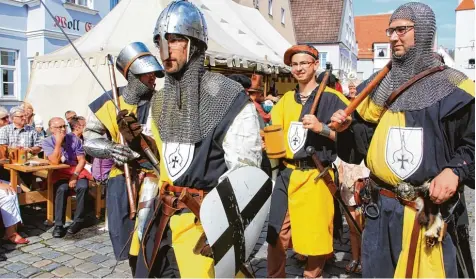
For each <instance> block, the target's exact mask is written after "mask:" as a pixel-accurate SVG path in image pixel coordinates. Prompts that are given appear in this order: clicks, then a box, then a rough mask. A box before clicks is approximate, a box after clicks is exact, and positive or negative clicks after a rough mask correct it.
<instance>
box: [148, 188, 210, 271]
mask: <svg viewBox="0 0 476 279" xmlns="http://www.w3.org/2000/svg"><path fill="white" fill-rule="evenodd" d="M191 193H193V194H195V196H192V195H191ZM176 195H180V196H178V197H177V196H176ZM205 195H206V193H205V192H204V191H203V190H197V189H193V188H189V187H180V186H173V185H170V184H164V185H162V187H161V189H160V195H159V197H158V198H157V199H159V202H158V206H157V207H156V210H155V212H154V216H157V214H158V209H159V208H161V209H162V212H161V215H160V219H159V224H158V226H157V230H156V232H155V242H154V248H153V252H152V258H151V261H150V262H147V258H146V257H145V254H146V253H145V252H144V253H143V254H144V262H145V264H146V267H147V268H148V270H149V273H150V272H151V270H152V267H153V265H154V262H155V260H156V257H157V254H158V253H159V249H160V243H161V242H162V236H163V235H164V232H165V228H166V227H167V224H168V223H169V220H170V218H171V217H172V216H173V215H174V214H175V212H176V211H177V210H181V209H185V208H190V210H191V211H192V212H193V213H194V214H195V215H196V216H197V215H198V214H199V205H200V204H201V201H202V200H203V197H204V196H205ZM153 201H154V200H148V201H145V202H142V203H141V204H140V206H141V205H142V206H143V207H150V205H151V204H152V202H153ZM197 206H198V209H197ZM143 207H142V208H143ZM197 217H198V216H197ZM153 223H154V222H153V221H151V222H150V223H149V225H148V227H147V229H146V232H145V233H144V235H146V234H147V233H148V232H149V231H150V227H151V225H152V224H153ZM144 243H145V241H142V250H143V251H145V245H144Z"/></svg>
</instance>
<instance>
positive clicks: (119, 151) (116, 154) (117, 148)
mask: <svg viewBox="0 0 476 279" xmlns="http://www.w3.org/2000/svg"><path fill="white" fill-rule="evenodd" d="M109 152H110V154H111V157H112V158H113V159H114V162H115V163H116V164H118V165H120V166H122V165H124V163H127V162H129V161H132V160H135V159H137V158H139V157H140V155H139V153H137V152H135V151H133V150H132V149H130V148H129V147H127V146H125V145H122V144H118V143H117V144H114V145H113V146H112V148H111V149H109Z"/></svg>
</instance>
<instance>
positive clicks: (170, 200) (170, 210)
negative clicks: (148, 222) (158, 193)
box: [149, 195, 177, 272]
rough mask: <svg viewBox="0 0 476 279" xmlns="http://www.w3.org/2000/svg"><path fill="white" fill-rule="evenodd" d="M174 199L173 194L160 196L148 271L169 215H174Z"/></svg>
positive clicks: (157, 249)
mask: <svg viewBox="0 0 476 279" xmlns="http://www.w3.org/2000/svg"><path fill="white" fill-rule="evenodd" d="M176 201H177V198H176V197H173V196H169V195H165V196H163V197H162V215H160V220H159V226H158V227H157V231H156V232H155V242H154V250H153V252H152V259H151V261H150V263H149V272H150V271H151V269H152V267H153V265H154V263H155V259H156V257H157V254H158V253H159V249H160V242H161V241H162V236H163V235H164V231H165V227H167V224H168V223H169V220H170V217H172V215H174V213H175V212H176V211H177V208H175V207H174V203H175V202H176Z"/></svg>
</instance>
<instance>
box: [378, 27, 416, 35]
mask: <svg viewBox="0 0 476 279" xmlns="http://www.w3.org/2000/svg"><path fill="white" fill-rule="evenodd" d="M414 27H415V25H403V26H396V27H391V28H388V29H387V30H385V32H386V34H387V36H388V37H391V36H392V34H393V32H396V33H397V35H398V36H399V37H401V36H403V35H405V34H406V33H407V32H408V31H410V30H412V29H413V28H414Z"/></svg>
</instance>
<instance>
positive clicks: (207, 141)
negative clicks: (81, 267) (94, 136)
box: [119, 0, 261, 278]
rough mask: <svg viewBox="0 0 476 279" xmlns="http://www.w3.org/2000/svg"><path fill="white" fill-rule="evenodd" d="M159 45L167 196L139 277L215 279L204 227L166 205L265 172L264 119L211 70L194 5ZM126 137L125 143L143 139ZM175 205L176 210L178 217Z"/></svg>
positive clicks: (169, 20)
mask: <svg viewBox="0 0 476 279" xmlns="http://www.w3.org/2000/svg"><path fill="white" fill-rule="evenodd" d="M153 39H154V42H155V43H156V45H157V46H158V48H159V50H160V57H161V60H162V62H163V65H164V68H165V73H166V75H165V84H164V88H163V89H161V90H159V91H158V92H157V93H156V94H155V95H154V96H153V98H152V101H151V102H152V105H151V107H152V118H153V125H152V134H153V137H154V139H155V142H156V144H157V147H158V148H157V149H158V151H159V153H160V182H159V186H160V188H161V192H160V196H159V197H160V199H156V200H154V201H153V202H154V203H155V205H154V208H156V210H155V212H153V214H152V213H151V214H150V215H149V219H150V222H148V224H147V228H148V230H146V232H145V233H144V236H143V238H142V243H141V251H140V253H139V257H138V262H137V271H136V273H135V277H139V278H141V277H149V276H150V277H195V278H198V277H214V265H213V263H214V261H213V258H211V255H212V252H211V248H210V246H209V245H206V244H205V243H206V242H202V243H203V244H204V245H203V246H198V245H196V244H197V242H198V241H199V239H202V238H201V236H202V233H203V228H202V225H201V224H200V222H198V221H197V219H196V217H195V215H194V214H193V213H192V212H191V210H192V209H191V208H189V207H188V206H185V204H184V203H182V202H178V203H174V204H172V205H168V204H167V200H169V199H172V200H173V199H175V198H178V197H179V196H180V195H181V193H183V191H187V192H188V193H190V194H191V195H192V196H193V199H194V200H196V201H197V202H198V203H199V204H200V202H201V200H202V199H203V197H204V196H205V195H206V194H207V193H208V192H210V191H211V190H212V189H213V188H214V187H216V186H217V185H218V183H220V182H221V181H223V180H224V179H225V178H226V177H227V176H228V174H229V173H230V172H232V171H234V170H236V169H238V168H240V167H244V166H255V167H259V166H260V163H261V138H260V134H259V124H258V115H257V112H256V109H255V108H254V105H253V103H252V102H251V101H250V99H249V97H248V96H247V95H246V94H245V93H244V89H243V87H242V86H241V85H240V84H238V83H237V82H234V81H232V80H230V79H228V78H226V77H225V76H223V75H221V74H218V73H211V72H208V71H206V70H205V68H204V60H205V50H206V49H207V43H208V34H207V27H206V22H205V18H204V17H203V15H202V13H201V12H200V11H199V10H198V8H197V7H195V6H194V5H193V4H191V3H190V2H187V1H181V0H178V1H173V2H172V3H170V4H169V5H168V6H167V7H166V8H165V9H164V10H163V11H162V13H161V14H160V16H159V18H158V20H157V25H156V28H155V31H154V38H153ZM119 120H120V121H122V119H119ZM129 126H133V123H129ZM121 132H123V133H124V135H125V137H126V138H127V137H129V136H130V134H131V133H133V134H134V135H136V136H139V135H138V133H136V132H133V131H127V130H126V129H125V130H124V131H121ZM159 200H160V202H159V204H157V202H158V201H159ZM169 207H174V210H172V213H170V211H168V210H169V209H170V208H169ZM175 210H176V211H175ZM194 247H195V248H194Z"/></svg>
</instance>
